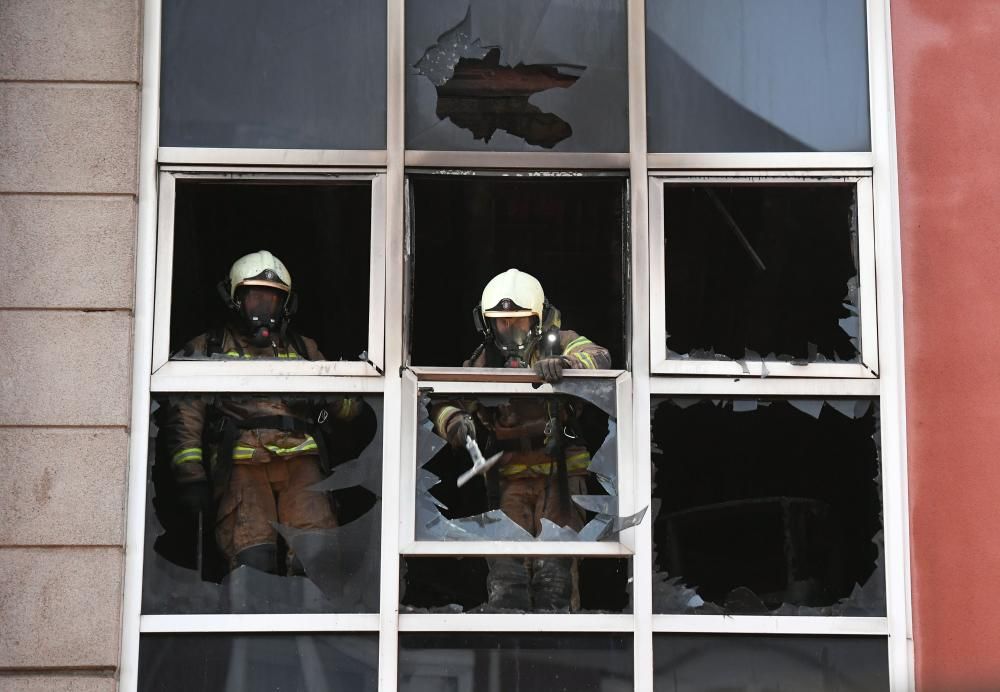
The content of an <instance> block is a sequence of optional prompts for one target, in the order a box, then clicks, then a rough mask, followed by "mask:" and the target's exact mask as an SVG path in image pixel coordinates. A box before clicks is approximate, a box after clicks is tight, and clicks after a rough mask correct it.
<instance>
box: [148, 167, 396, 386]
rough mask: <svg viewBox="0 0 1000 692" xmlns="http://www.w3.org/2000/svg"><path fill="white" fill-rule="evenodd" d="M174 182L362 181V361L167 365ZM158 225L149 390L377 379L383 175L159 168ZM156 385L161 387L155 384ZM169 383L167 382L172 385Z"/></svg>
mask: <svg viewBox="0 0 1000 692" xmlns="http://www.w3.org/2000/svg"><path fill="white" fill-rule="evenodd" d="M178 180H189V181H197V182H208V181H215V182H219V181H226V182H229V183H231V184H233V185H241V184H247V183H264V182H281V183H288V182H301V183H312V184H315V185H331V184H336V183H337V182H339V181H364V182H368V183H369V185H370V189H371V217H370V218H371V223H370V243H369V277H368V292H369V293H368V295H369V296H370V300H369V309H368V341H367V343H368V358H369V360H371V361H372V363H374V366H373V365H371V364H369V363H366V362H364V361H316V362H313V361H287V360H285V361H247V362H243V361H235V362H230V361H186V360H173V361H172V360H170V352H169V344H170V306H171V284H172V281H173V273H174V267H173V263H174V251H175V248H174V209H175V204H176V194H177V193H176V187H177V181H178ZM159 183H160V184H159V190H160V198H159V212H160V213H159V224H158V229H157V265H156V298H155V308H154V322H153V363H152V368H153V373H152V377H153V388H154V389H155V388H156V387H157V385H160V384H163V386H175V387H183V386H185V385H184V382H193V383H194V384H193V385H190V386H194V387H198V386H200V385H199V380H201V379H202V378H206V377H220V376H221V377H230V376H233V375H242V376H252V377H272V376H286V377H287V376H313V377H324V376H330V375H341V376H360V377H364V376H369V377H371V376H378V375H379V374H380V373H379V371H380V370H382V367H383V365H384V357H383V351H384V347H383V344H384V339H385V320H384V308H385V174H383V173H379V172H363V171H360V172H359V171H346V170H342V169H329V170H328V169H314V170H308V171H285V170H272V171H268V170H267V169H254V170H251V171H242V170H241V171H219V170H218V169H214V168H210V169H207V170H199V169H198V168H195V167H166V166H165V167H161V168H160V180H159ZM158 380H162V381H163V382H162V383H161V382H159V381H158ZM170 383H173V384H172V385H171V384H170Z"/></svg>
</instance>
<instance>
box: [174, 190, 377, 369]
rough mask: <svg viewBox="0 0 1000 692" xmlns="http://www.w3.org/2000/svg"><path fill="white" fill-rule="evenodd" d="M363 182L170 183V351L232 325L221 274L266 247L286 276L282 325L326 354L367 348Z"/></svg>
mask: <svg viewBox="0 0 1000 692" xmlns="http://www.w3.org/2000/svg"><path fill="white" fill-rule="evenodd" d="M371 204H372V202H371V185H370V184H369V183H366V182H360V183H336V184H325V183H324V184H310V183H304V182H301V181H296V182H294V183H276V182H267V183H246V182H240V183H228V182H227V183H210V182H202V181H199V182H188V181H185V180H178V181H177V199H176V206H175V212H174V213H175V217H174V276H173V281H172V296H171V308H170V352H171V354H177V355H178V357H184V356H183V351H181V349H182V348H183V347H184V345H185V344H186V343H188V341H189V340H190V339H192V338H194V337H195V336H197V335H199V334H211V333H212V331H213V330H219V329H220V328H221V327H222V326H223V325H225V324H227V323H232V321H233V319H234V317H235V313H234V312H233V311H232V310H230V309H229V307H228V306H227V305H226V303H225V301H224V299H223V297H222V296H221V295H220V293H219V290H218V285H219V282H220V280H222V279H227V278H228V276H229V269H230V267H231V266H232V264H233V262H234V261H235V260H237V259H238V258H240V257H242V256H244V255H246V254H248V253H251V252H256V251H258V250H268V251H269V252H271V253H272V254H273V255H274V256H275V257H277V258H278V259H279V260H281V262H282V263H284V265H285V266H286V267H287V268H288V271H289V273H290V274H291V277H292V291H293V293H294V294H296V295H297V311H296V312H295V314H294V315H292V317H291V320H290V322H289V329H290V330H292V331H294V332H296V333H298V334H301V335H303V336H306V337H310V338H312V339H315V340H316V342H317V344H318V346H319V350H320V351H321V352H322V354H323V356H324V357H325V358H326V360H358V359H359V358H360V356H361V355H362V354H363V353H364V354H365V358H367V349H368V312H369V305H368V302H369V296H368V288H369V274H370V268H369V264H370V262H369V257H370V254H371Z"/></svg>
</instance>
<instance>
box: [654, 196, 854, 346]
mask: <svg viewBox="0 0 1000 692" xmlns="http://www.w3.org/2000/svg"><path fill="white" fill-rule="evenodd" d="M858 214H859V212H858V209H857V192H856V186H855V185H854V184H852V183H841V184H833V183H827V184H823V185H807V184H781V185H778V184H753V185H748V184H742V185H740V184H718V183H714V184H665V185H664V186H663V231H662V232H663V243H664V266H665V274H666V276H665V280H666V288H665V293H666V301H665V308H664V309H665V324H666V331H667V344H666V345H667V352H668V357H669V358H671V359H681V360H686V359H691V360H737V361H743V362H747V361H760V360H765V361H783V362H794V363H800V364H805V363H815V362H854V363H856V362H858V359H859V355H860V350H861V343H860V330H859V325H860V301H859V298H858V292H859V289H860V283H859V277H858V251H859V250H858Z"/></svg>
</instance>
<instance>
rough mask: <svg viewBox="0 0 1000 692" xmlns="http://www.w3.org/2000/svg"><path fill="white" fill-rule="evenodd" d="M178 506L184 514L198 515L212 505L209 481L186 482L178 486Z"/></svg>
mask: <svg viewBox="0 0 1000 692" xmlns="http://www.w3.org/2000/svg"><path fill="white" fill-rule="evenodd" d="M177 506H178V507H179V508H180V510H181V511H182V512H183V513H184V514H190V515H197V514H199V513H203V512H208V510H209V509H210V508H211V507H212V489H211V488H210V487H209V485H208V482H206V481H198V482H195V483H184V484H183V485H180V486H178V487H177Z"/></svg>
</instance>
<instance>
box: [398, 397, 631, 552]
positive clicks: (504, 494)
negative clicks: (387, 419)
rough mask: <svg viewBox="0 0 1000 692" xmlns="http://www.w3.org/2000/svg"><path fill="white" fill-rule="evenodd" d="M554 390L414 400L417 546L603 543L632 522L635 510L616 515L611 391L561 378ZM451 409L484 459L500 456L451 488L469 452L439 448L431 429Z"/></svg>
mask: <svg viewBox="0 0 1000 692" xmlns="http://www.w3.org/2000/svg"><path fill="white" fill-rule="evenodd" d="M555 389H556V391H557V392H558V393H557V394H555V395H512V396H496V395H475V396H469V397H458V396H454V395H443V394H433V393H429V394H428V393H426V392H422V393H421V394H420V401H419V402H418V407H417V408H418V411H419V413H418V431H417V445H416V446H417V458H416V464H417V480H416V492H417V497H416V537H417V539H418V540H452V541H461V540H493V541H531V540H537V541H597V540H611V541H613V540H617V537H618V534H619V533H620V532H621V531H622V530H624V529H626V528H629V527H631V526H634V525H635V524H637V523H638V522H639V521H641V519H642V517H643V516H644V514H645V510H642V511H640V512H638V513H636V514H635V515H631V516H624V517H623V516H620V515H619V513H618V502H617V479H618V459H617V454H618V452H617V449H618V448H617V422H616V421H615V418H614V417H613V416H614V415H615V399H614V393H615V383H614V382H613V381H599V380H590V379H588V380H566V381H564V382H563V383H562V384H559V385H557V386H556V387H555ZM456 411H464V412H465V413H466V414H468V415H470V416H471V418H472V420H473V422H474V425H475V426H476V441H477V443H478V444H479V446H480V449H481V451H482V453H483V456H484V457H489V456H491V455H493V454H496V453H503V456H502V457H501V458H500V461H499V462H498V463H497V464H496V465H495V466H494V467H493V468H492V469H491V470H489V471H486V472H485V473H481V474H479V475H477V476H474V477H473V479H472V480H471V481H469V482H468V483H467V484H465V485H464V486H462V487H461V488H460V487H458V486H457V479H458V477H459V476H460V475H461V474H462V473H464V472H465V471H467V470H468V469H470V468H471V467H472V463H471V459H470V458H469V454H468V452H467V451H466V450H465V449H464V448H460V449H459V448H453V447H452V446H451V445H449V444H448V443H447V441H446V440H445V439H444V438H443V437H442V433H443V431H441V430H435V428H434V423H433V421H434V420H435V419H437V418H438V417H439V416H440V417H442V418H441V419H442V420H444V421H447V419H448V416H450V415H455V412H456ZM560 459H563V460H564V462H560V461H559V460H560ZM561 463H565V475H563V472H562V471H561V470H560V464H561Z"/></svg>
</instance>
